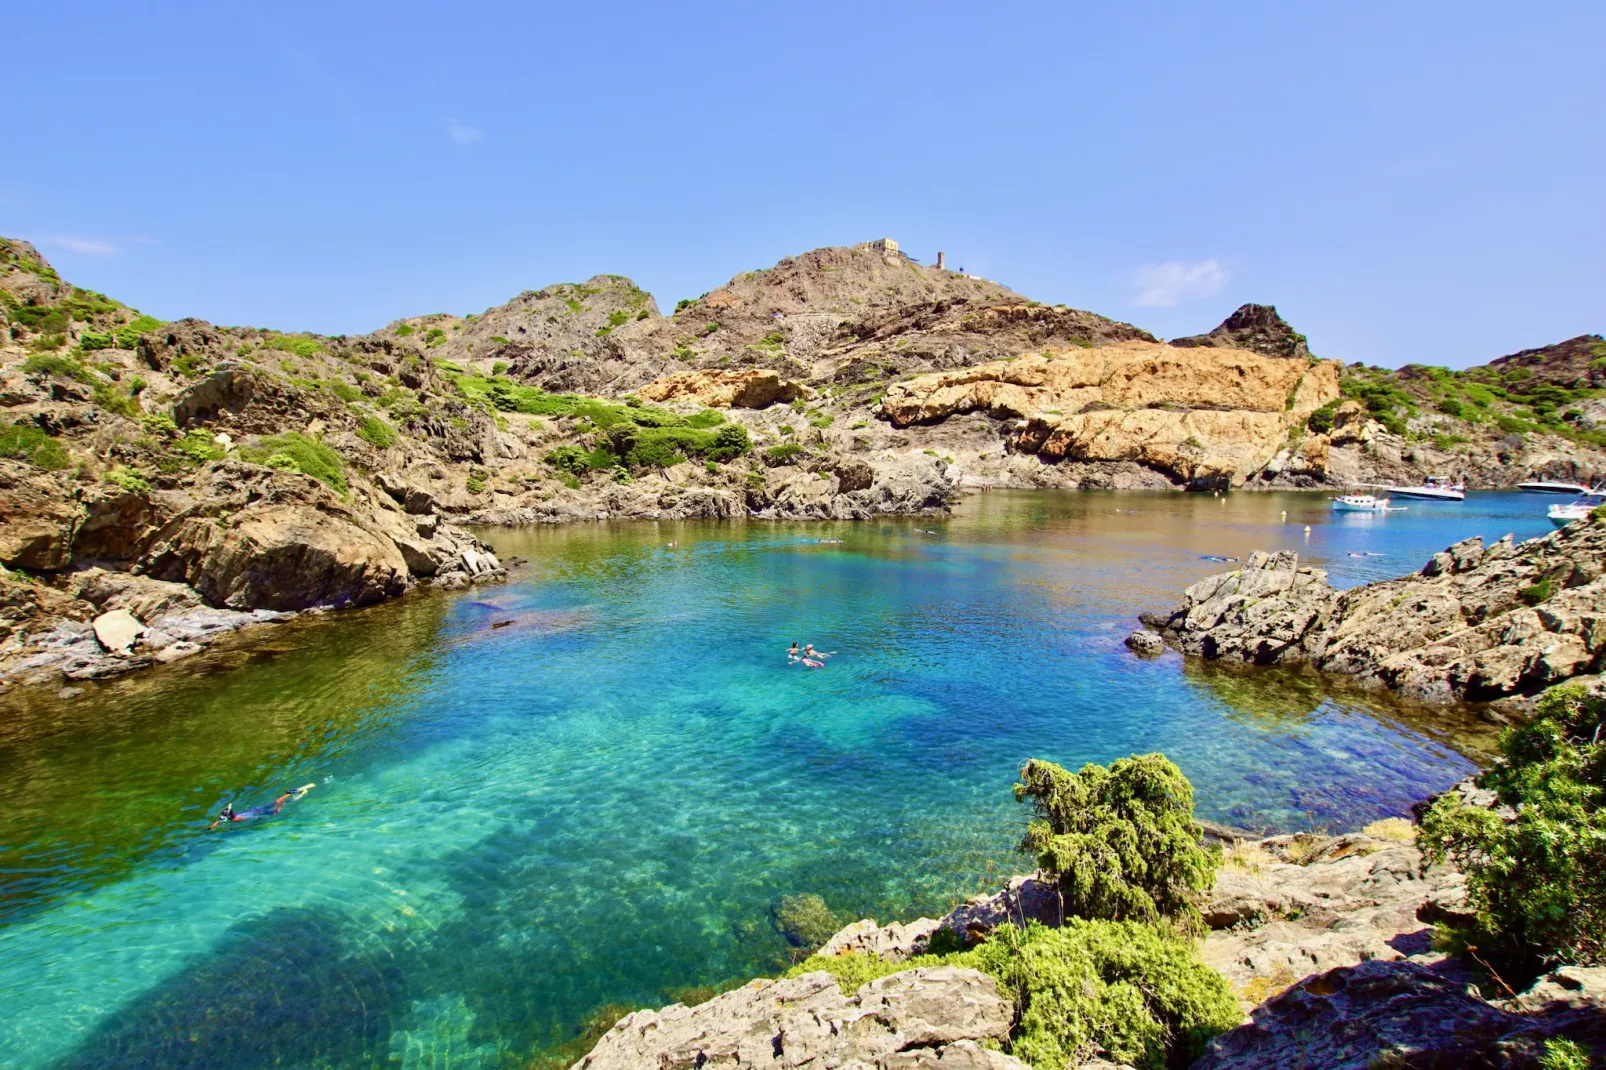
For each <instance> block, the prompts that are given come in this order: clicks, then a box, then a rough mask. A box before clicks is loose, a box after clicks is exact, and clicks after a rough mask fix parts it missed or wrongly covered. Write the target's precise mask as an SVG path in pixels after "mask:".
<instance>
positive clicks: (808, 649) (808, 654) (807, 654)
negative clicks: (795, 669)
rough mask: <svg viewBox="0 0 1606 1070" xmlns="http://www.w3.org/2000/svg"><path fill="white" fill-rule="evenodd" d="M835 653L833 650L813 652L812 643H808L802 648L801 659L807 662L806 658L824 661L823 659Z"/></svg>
mask: <svg viewBox="0 0 1606 1070" xmlns="http://www.w3.org/2000/svg"><path fill="white" fill-rule="evenodd" d="M835 653H836V651H835V650H832V651H823V650H815V649H814V644H813V643H810V644H808V645H807V646H805V647H804V648H803V657H804V659H805V660H807V659H808V658H820V659H821V660H824V659H825V658H828V657H830V656H831V655H832V654H835Z"/></svg>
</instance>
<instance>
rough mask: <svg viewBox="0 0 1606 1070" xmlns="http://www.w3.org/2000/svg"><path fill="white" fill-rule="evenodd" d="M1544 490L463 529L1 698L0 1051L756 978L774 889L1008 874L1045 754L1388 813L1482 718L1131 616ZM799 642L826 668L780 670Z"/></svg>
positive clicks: (368, 1052)
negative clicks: (232, 631)
mask: <svg viewBox="0 0 1606 1070" xmlns="http://www.w3.org/2000/svg"><path fill="white" fill-rule="evenodd" d="M1284 509H1286V510H1288V513H1289V519H1288V522H1287V523H1286V524H1285V523H1282V522H1281V515H1280V514H1281V511H1282V510H1284ZM1542 513H1543V511H1542V509H1535V508H1534V506H1533V502H1532V500H1524V499H1520V498H1516V497H1515V496H1489V497H1484V498H1477V497H1475V498H1474V499H1473V500H1472V501H1469V502H1468V503H1466V508H1464V509H1463V510H1461V511H1459V512H1455V511H1451V510H1446V509H1445V508H1443V507H1432V506H1429V507H1426V508H1424V509H1422V510H1420V511H1418V512H1415V513H1406V514H1391V515H1389V516H1388V517H1386V518H1379V519H1380V520H1382V521H1383V522H1382V523H1373V524H1369V525H1360V524H1356V523H1353V522H1348V521H1347V518H1340V519H1338V520H1334V519H1333V518H1332V517H1331V516H1330V514H1329V513H1328V512H1327V509H1326V502H1325V500H1322V499H1317V498H1313V497H1309V496H1291V495H1278V496H1272V495H1264V496H1255V497H1248V496H1241V497H1237V498H1233V499H1229V500H1226V501H1218V500H1215V499H1204V498H1197V497H1188V498H1183V497H1176V496H1163V495H1139V494H1129V495H1113V494H1109V495H1099V494H1085V495H1077V494H1037V495H993V496H988V497H984V498H980V499H973V500H971V501H970V502H968V503H967V504H966V505H965V507H964V508H963V509H962V510H961V512H960V514H959V515H958V516H956V517H955V518H954V519H952V520H947V521H936V520H929V519H925V520H922V521H920V522H919V523H911V522H887V523H879V524H864V525H857V526H849V525H815V526H783V525H757V524H750V525H726V526H720V525H690V524H685V525H661V526H660V525H635V526H621V527H615V528H607V527H600V526H599V527H586V528H570V529H559V530H538V531H528V532H493V533H490V537H491V538H492V539H493V540H494V541H496V542H497V543H498V545H499V547H500V548H501V549H502V550H503V551H504V553H519V554H523V555H525V556H528V557H530V558H531V559H532V560H533V562H534V564H533V565H532V566H531V567H530V568H529V569H528V570H526V571H525V572H524V573H523V574H522V575H521V576H520V577H519V579H518V580H517V581H516V582H514V583H511V584H509V585H507V586H505V587H498V588H490V589H485V588H481V589H478V590H475V591H471V592H468V593H465V594H463V595H460V596H451V597H421V598H413V599H407V600H404V601H403V602H402V603H400V604H397V605H392V606H385V607H379V608H378V609H375V610H372V611H365V612H363V613H356V614H350V615H344V616H340V617H336V618H330V619H328V620H326V621H322V622H312V623H307V624H297V625H294V626H290V627H287V628H285V629H281V630H279V631H276V632H272V633H268V634H269V635H270V636H271V638H270V639H269V641H268V642H266V643H259V644H257V645H255V646H242V647H240V648H238V649H235V650H232V651H224V652H221V653H218V654H216V655H207V656H203V657H202V658H199V659H195V660H194V661H193V662H191V663H181V665H180V666H179V667H176V669H177V671H173V672H167V673H161V674H152V675H150V676H148V677H146V678H143V679H136V680H127V681H122V682H118V683H115V684H111V685H107V686H105V687H101V688H98V689H93V690H92V691H91V692H90V693H89V694H88V695H86V696H84V697H83V698H82V699H80V700H79V701H78V702H76V703H74V704H71V705H66V706H62V705H59V704H57V703H55V702H54V701H53V700H42V699H38V698H36V697H33V698H31V697H27V696H18V695H13V696H11V697H9V698H8V699H6V700H5V701H6V702H8V703H9V709H8V713H7V716H6V717H5V718H3V719H0V765H3V767H4V768H5V769H6V770H7V774H6V777H5V778H4V779H3V780H0V1066H4V1067H35V1066H52V1065H60V1066H96V1067H106V1066H163V1067H176V1066H196V1067H200V1066H208V1067H213V1066H231V1067H246V1066H257V1065H269V1064H274V1065H322V1066H371V1065H376V1064H386V1065H402V1066H418V1067H422V1066H462V1067H472V1066H485V1067H490V1066H504V1065H505V1066H520V1065H524V1064H525V1063H527V1062H528V1060H529V1058H530V1056H531V1055H532V1053H535V1052H536V1051H538V1050H539V1049H541V1048H542V1047H543V1046H545V1045H547V1044H550V1043H553V1042H556V1041H559V1040H562V1039H565V1038H566V1037H569V1036H572V1035H573V1032H574V1030H575V1029H576V1028H577V1027H578V1025H579V1023H580V1022H581V1021H582V1020H583V1019H584V1018H585V1017H586V1016H587V1015H588V1014H590V1013H592V1012H593V1011H595V1010H596V1009H597V1008H598V1007H600V1006H602V1005H604V1004H631V1003H648V1004H657V1003H661V1002H663V1001H665V1000H666V999H667V998H669V997H670V995H671V994H672V993H673V992H674V991H675V990H677V989H680V988H682V987H685V986H691V985H697V984H708V983H712V982H717V981H721V980H725V979H728V978H737V977H746V976H750V975H752V974H753V973H755V972H763V971H767V970H775V969H778V968H780V967H781V966H782V965H784V963H785V962H786V961H787V956H788V954H789V951H790V949H789V948H788V947H787V946H786V944H785V941H784V939H783V938H782V936H781V935H780V933H779V932H778V931H777V928H776V926H775V925H774V924H773V923H772V921H771V915H772V910H773V907H774V905H775V904H776V902H777V901H778V900H779V899H780V898H781V897H782V896H786V895H792V894H798V893H805V892H806V893H814V894H817V895H819V896H821V897H823V899H824V900H825V901H826V903H828V904H829V905H830V906H831V908H832V909H834V910H836V911H837V912H839V913H840V914H842V915H843V916H844V917H846V918H852V917H859V916H863V915H872V916H877V917H880V918H883V919H891V918H893V917H903V916H913V915H915V914H916V913H920V912H934V911H940V910H943V909H945V908H947V907H948V906H949V905H950V904H952V903H953V902H955V901H957V900H958V899H959V898H962V897H963V896H965V895H968V894H971V893H972V892H974V891H975V890H977V888H978V887H979V885H980V884H982V883H985V882H986V881H987V880H988V879H989V875H990V874H996V873H998V872H999V871H1009V870H1011V869H1014V868H1016V867H1019V866H1020V865H1021V864H1022V863H1021V861H1020V860H1019V859H1018V858H1017V857H1016V856H1014V855H1013V854H1012V853H1011V850H1010V848H1011V846H1012V844H1013V842H1014V841H1015V839H1016V838H1017V837H1018V835H1019V832H1020V826H1021V823H1022V818H1021V815H1020V813H1019V812H1018V811H1017V808H1016V807H1015V806H1014V804H1013V802H1012V801H1011V799H1010V794H1009V786H1010V784H1011V783H1012V782H1013V777H1014V773H1015V770H1016V769H1017V768H1018V766H1019V764H1020V762H1021V761H1022V760H1024V759H1025V758H1027V757H1029V756H1033V755H1038V756H1042V757H1046V758H1051V759H1053V760H1056V761H1059V762H1061V763H1064V764H1067V765H1071V766H1075V765H1077V764H1079V763H1081V762H1084V761H1108V760H1110V759H1112V758H1116V757H1120V756H1122V755H1125V754H1128V753H1132V752H1135V751H1147V750H1163V751H1165V752H1166V753H1168V754H1170V755H1171V756H1172V757H1173V758H1174V759H1176V760H1177V761H1178V763H1179V764H1180V765H1181V766H1182V767H1183V769H1184V771H1185V772H1186V773H1187V774H1188V775H1189V777H1190V778H1191V779H1192V780H1193V782H1194V784H1195V786H1196V788H1197V790H1198V796H1199V807H1200V811H1201V813H1202V814H1203V815H1205V816H1209V817H1212V818H1216V819H1219V820H1226V821H1230V822H1233V823H1236V824H1239V825H1244V826H1247V827H1252V828H1300V827H1310V826H1312V825H1317V826H1327V827H1335V828H1338V827H1350V826H1354V825H1357V824H1360V823H1364V822H1366V821H1370V820H1372V819H1374V818H1377V817H1381V816H1386V815H1391V814H1397V813H1402V812H1404V811H1405V809H1406V808H1407V807H1408V806H1409V804H1410V803H1411V802H1412V801H1414V800H1415V799H1417V798H1420V797H1421V796H1423V795H1425V794H1427V793H1430V792H1432V791H1435V790H1438V789H1439V788H1442V787H1443V786H1445V785H1446V784H1448V783H1450V782H1451V781H1453V780H1454V779H1456V778H1457V777H1459V776H1462V775H1464V774H1465V773H1467V772H1468V771H1470V770H1471V769H1472V768H1473V765H1472V762H1471V761H1470V760H1469V758H1468V757H1466V755H1468V754H1473V753H1476V752H1477V748H1478V747H1480V746H1484V745H1486V744H1487V737H1486V736H1483V737H1480V736H1478V735H1477V734H1476V732H1475V728H1476V722H1472V721H1469V720H1468V719H1466V718H1465V717H1463V716H1461V715H1458V714H1454V713H1426V714H1424V712H1423V711H1420V710H1417V709H1415V708H1413V707H1410V706H1407V705H1404V704H1399V703H1391V702H1387V701H1385V700H1383V699H1380V698H1378V697H1376V696H1364V695H1358V694H1354V693H1350V692H1347V691H1343V690H1337V689H1335V687H1336V685H1334V684H1333V683H1332V682H1329V681H1322V680H1318V679H1316V678H1314V677H1311V676H1308V675H1302V674H1299V673H1291V672H1270V673H1268V672H1258V673H1245V672H1242V671H1238V672H1234V671H1231V670H1229V669H1226V668H1224V667H1221V666H1211V665H1199V664H1194V663H1187V664H1184V663H1183V661H1182V660H1181V659H1180V658H1177V657H1175V656H1174V655H1168V656H1166V657H1164V658H1161V659H1158V660H1156V661H1152V662H1145V661H1139V660H1137V659H1135V658H1133V657H1132V656H1131V655H1130V654H1128V653H1127V652H1126V651H1125V650H1124V648H1122V647H1121V645H1120V640H1121V638H1122V637H1123V636H1124V635H1125V634H1126V632H1127V631H1129V630H1130V628H1131V625H1132V619H1133V615H1134V614H1135V612H1136V611H1137V610H1138V609H1142V608H1149V607H1160V606H1166V605H1169V604H1172V603H1173V602H1174V601H1175V600H1176V598H1177V594H1178V592H1179V591H1180V589H1181V588H1182V587H1183V586H1184V585H1186V584H1187V583H1190V582H1192V581H1193V580H1195V579H1198V578H1200V577H1202V576H1204V575H1208V574H1210V573H1212V572H1216V571H1219V570H1220V569H1221V568H1222V567H1224V566H1222V565H1221V564H1218V563H1212V562H1208V561H1202V560H1200V556H1201V555H1204V554H1213V555H1224V556H1239V557H1241V556H1244V555H1245V554H1247V552H1248V551H1249V550H1251V549H1255V548H1267V549H1276V548H1284V547H1287V548H1293V549H1300V550H1301V551H1302V552H1304V553H1305V554H1306V557H1307V559H1309V560H1313V561H1315V562H1317V563H1320V564H1322V565H1324V567H1328V568H1330V569H1331V570H1332V571H1333V575H1334V580H1335V582H1337V583H1340V584H1341V585H1342V584H1346V583H1354V582H1361V581H1364V580H1368V579H1374V578H1378V577H1379V576H1380V575H1394V574H1397V573H1399V572H1402V571H1405V570H1407V569H1409V568H1414V567H1417V566H1418V565H1420V563H1421V561H1422V560H1423V559H1425V558H1426V557H1427V555H1428V554H1429V553H1431V552H1432V551H1433V550H1436V549H1438V548H1440V547H1442V546H1444V545H1446V544H1448V543H1449V542H1452V541H1454V540H1456V539H1458V538H1461V537H1463V536H1465V535H1469V534H1483V535H1485V536H1486V537H1495V536H1498V535H1500V534H1503V533H1504V532H1505V531H1507V530H1516V531H1517V532H1518V534H1519V537H1525V536H1529V535H1533V534H1538V533H1540V532H1541V531H1542V530H1544V529H1545V524H1544V518H1543V515H1542ZM1396 521H1398V523H1396ZM1305 524H1311V525H1312V527H1313V531H1312V533H1311V534H1310V535H1308V536H1307V535H1306V534H1305V533H1304V531H1303V528H1304V525H1305ZM671 539H673V540H675V541H676V542H678V544H679V545H678V548H676V549H668V548H667V547H666V543H668V542H669V541H670V540H671ZM822 539H841V540H843V541H842V542H841V543H830V544H827V543H822V542H820V541H819V540H822ZM1368 552H1369V553H1374V554H1379V555H1382V556H1377V557H1362V556H1353V557H1352V556H1350V555H1351V554H1364V553H1368ZM509 621H511V622H512V623H505V622H509ZM493 625H503V626H501V627H492V626H493ZM794 639H795V640H800V641H803V642H813V643H815V644H817V645H819V646H820V647H821V649H824V650H835V651H837V653H836V656H835V657H833V658H832V659H830V662H829V665H828V667H827V668H825V669H823V670H818V671H813V670H808V669H804V668H801V667H797V666H789V665H787V663H786V659H785V656H784V650H785V648H786V646H787V645H788V644H789V643H790V642H791V641H792V640H794ZM224 668H226V669H227V671H220V670H222V669H224ZM307 782H315V783H317V784H318V787H317V788H316V789H315V790H314V791H313V792H312V793H311V794H310V795H308V796H307V797H306V798H305V799H303V800H301V801H300V802H296V803H292V804H290V806H289V807H288V808H287V809H286V811H285V813H284V814H283V815H281V816H280V817H278V818H275V819H272V820H268V821H263V822H259V823H256V824H255V825H252V826H242V827H235V828H230V829H228V830H226V831H223V832H217V833H212V834H207V833H206V832H205V825H206V821H207V815H208V814H210V813H215V812H216V810H217V808H218V807H219V806H220V805H221V803H222V802H223V801H225V800H226V799H231V798H232V799H236V800H238V801H240V802H242V803H246V804H258V803H262V802H265V801H267V800H270V799H271V798H272V797H273V796H274V795H275V794H277V793H278V792H279V791H280V790H282V789H283V788H285V787H287V786H291V785H295V784H302V783H307Z"/></svg>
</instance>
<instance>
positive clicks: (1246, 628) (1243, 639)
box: [1143, 519, 1606, 701]
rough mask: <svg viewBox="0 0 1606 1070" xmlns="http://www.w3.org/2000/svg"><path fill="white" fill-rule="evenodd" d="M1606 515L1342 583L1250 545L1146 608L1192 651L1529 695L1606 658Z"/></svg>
mask: <svg viewBox="0 0 1606 1070" xmlns="http://www.w3.org/2000/svg"><path fill="white" fill-rule="evenodd" d="M1602 606H1606V522H1602V521H1601V520H1599V519H1590V520H1581V521H1575V522H1574V523H1572V524H1569V525H1567V526H1566V527H1564V528H1561V529H1559V530H1557V531H1554V532H1551V533H1550V534H1548V535H1545V536H1543V537H1542V538H1537V539H1531V540H1529V541H1528V542H1524V543H1520V544H1514V543H1513V542H1512V539H1511V536H1509V535H1508V536H1506V537H1505V538H1503V539H1501V540H1499V541H1498V542H1495V543H1493V544H1491V545H1489V546H1485V545H1484V544H1483V541H1482V540H1481V539H1477V538H1474V539H1468V540H1466V541H1464V542H1459V543H1456V544H1455V545H1454V546H1451V547H1449V548H1447V549H1445V550H1443V551H1441V552H1439V553H1437V554H1435V555H1433V558H1432V560H1430V561H1429V562H1428V563H1427V564H1426V565H1424V566H1423V568H1422V570H1421V571H1420V572H1418V573H1415V574H1413V575H1410V576H1403V577H1400V578H1399V579H1395V580H1388V581H1385V582H1382V583H1372V584H1367V585H1366V586H1364V587H1356V588H1353V589H1351V590H1348V591H1342V592H1340V591H1335V590H1334V589H1333V588H1332V587H1330V586H1328V584H1327V576H1326V573H1325V572H1323V571H1322V570H1320V569H1313V568H1302V567H1300V565H1299V559H1298V555H1296V554H1293V553H1290V552H1282V553H1276V554H1268V553H1266V552H1264V551H1257V552H1256V553H1254V554H1251V555H1250V557H1249V559H1248V560H1247V561H1246V562H1245V564H1244V567H1243V568H1242V569H1239V570H1237V571H1234V572H1227V573H1222V574H1221V575H1218V576H1211V577H1209V578H1207V579H1203V580H1200V581H1199V582H1198V583H1196V584H1194V585H1193V586H1192V587H1189V588H1188V589H1187V591H1186V592H1184V595H1183V601H1182V602H1181V603H1180V604H1179V605H1177V606H1176V608H1174V609H1172V610H1171V611H1170V612H1169V613H1150V614H1144V615H1143V620H1144V623H1146V624H1149V625H1150V626H1151V627H1154V628H1155V629H1157V630H1158V631H1159V632H1160V633H1161V634H1162V635H1163V636H1165V637H1166V639H1167V640H1169V641H1170V642H1172V643H1173V644H1175V645H1176V646H1178V647H1179V648H1181V649H1182V650H1183V652H1185V653H1188V654H1195V655H1198V656H1200V657H1204V658H1211V659H1218V658H1219V659H1229V660H1234V661H1244V662H1249V663H1252V664H1256V665H1276V664H1309V665H1312V666H1314V667H1315V668H1317V669H1320V670H1322V671H1324V672H1336V673H1346V674H1350V675H1353V676H1356V677H1359V678H1360V679H1361V680H1363V681H1367V682H1370V683H1374V684H1376V685H1378V686H1382V687H1388V688H1392V689H1395V690H1398V691H1401V692H1403V693H1405V694H1409V695H1412V696H1414V697H1417V698H1422V699H1427V700H1430V701H1454V700H1461V699H1466V700H1473V701H1490V700H1495V699H1521V698H1524V697H1531V696H1533V695H1535V694H1537V693H1538V692H1540V691H1542V690H1544V689H1546V688H1548V687H1552V686H1555V685H1557V684H1560V683H1563V682H1566V681H1569V680H1572V679H1574V678H1576V677H1580V676H1585V675H1589V674H1595V673H1598V672H1599V671H1600V669H1601V665H1602V661H1603V659H1606V626H1603V621H1602V613H1601V609H1602Z"/></svg>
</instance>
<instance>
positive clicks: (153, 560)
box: [142, 500, 408, 610]
mask: <svg viewBox="0 0 1606 1070" xmlns="http://www.w3.org/2000/svg"><path fill="white" fill-rule="evenodd" d="M142 565H143V568H144V571H145V573H146V574H147V575H150V576H153V577H155V578H158V579H166V580H173V581H179V582H183V583H187V584H189V585H190V586H191V587H193V588H195V589H196V590H197V591H199V592H200V593H201V594H203V595H205V596H206V599H207V600H208V601H209V602H211V603H212V604H213V605H216V606H224V607H228V608H231V609H240V610H244V609H274V610H293V609H306V608H308V607H310V606H319V605H332V606H337V607H339V606H348V605H358V606H361V605H369V604H371V603H374V602H379V601H382V600H384V599H386V598H391V597H394V596H395V595H399V594H401V593H402V592H403V591H404V590H406V588H407V578H408V569H407V562H406V560H405V559H404V558H403V557H402V554H401V551H399V550H398V549H397V548H396V546H395V544H394V543H392V542H391V541H390V540H389V539H387V538H385V537H384V536H383V535H380V534H376V533H374V532H371V531H369V530H366V529H365V528H363V527H361V526H359V525H358V523H357V522H356V518H355V517H354V516H353V515H352V514H351V512H350V511H349V510H346V509H343V508H340V507H337V506H334V505H332V504H329V503H323V504H322V505H321V506H320V504H319V503H317V502H316V501H314V502H304V501H303V502H297V501H269V500H264V501H261V502H254V503H251V504H249V505H247V506H246V507H245V508H244V509H242V510H241V511H240V512H238V513H235V514H234V515H232V516H229V517H227V518H222V517H213V516H206V515H200V516H197V515H191V516H185V517H182V518H180V519H178V520H176V521H174V522H173V523H171V524H169V525H168V526H167V527H166V528H165V529H164V530H163V531H162V533H161V535H160V537H159V538H158V539H157V540H156V542H155V543H154V544H153V545H152V547H151V549H150V550H149V551H148V552H147V553H146V555H145V558H144V559H143V560H142Z"/></svg>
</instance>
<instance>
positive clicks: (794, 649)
mask: <svg viewBox="0 0 1606 1070" xmlns="http://www.w3.org/2000/svg"><path fill="white" fill-rule="evenodd" d="M802 656H803V651H801V650H799V649H798V646H797V643H796V642H795V641H794V642H793V643H792V645H791V646H790V647H789V648H788V649H787V651H786V659H787V660H788V661H796V660H798V659H799V658H801V657H802Z"/></svg>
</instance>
